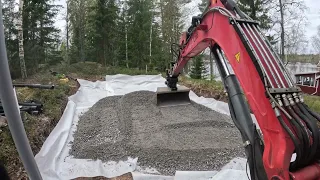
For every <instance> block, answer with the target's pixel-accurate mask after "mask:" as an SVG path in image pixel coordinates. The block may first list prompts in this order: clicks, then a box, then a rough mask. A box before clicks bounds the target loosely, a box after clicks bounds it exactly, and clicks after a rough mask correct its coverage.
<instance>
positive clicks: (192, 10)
mask: <svg viewBox="0 0 320 180" xmlns="http://www.w3.org/2000/svg"><path fill="white" fill-rule="evenodd" d="M53 1H55V4H59V5H62V6H63V7H64V8H63V9H61V11H60V13H59V16H58V18H57V20H56V23H55V25H56V26H57V27H59V28H60V29H61V31H62V34H64V31H65V20H64V16H65V14H66V10H65V9H66V0H53ZM200 1H201V0H192V2H191V3H190V4H188V5H187V6H186V12H187V13H188V14H187V15H186V22H187V23H190V21H191V17H192V16H194V15H197V14H199V11H198V8H197V5H198V3H199V2H200ZM304 1H305V3H306V6H307V8H308V9H307V11H306V12H307V13H306V16H307V18H308V21H309V22H308V25H307V27H306V28H305V33H306V37H307V38H308V40H309V39H310V38H311V37H312V36H313V35H315V34H316V31H317V26H319V25H320V6H319V0H304Z"/></svg>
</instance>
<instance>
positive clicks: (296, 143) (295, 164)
mask: <svg viewBox="0 0 320 180" xmlns="http://www.w3.org/2000/svg"><path fill="white" fill-rule="evenodd" d="M278 120H279V122H280V124H281V126H282V127H283V129H285V130H286V132H287V133H288V134H289V136H290V138H291V140H292V142H293V144H294V147H295V151H296V155H297V158H296V160H295V161H294V162H292V163H291V164H290V170H297V169H299V164H301V163H300V161H301V148H300V145H299V140H298V139H297V138H296V136H295V135H294V133H293V132H292V131H291V129H290V128H289V127H288V126H287V124H286V123H285V122H284V120H283V118H282V117H281V116H279V117H278Z"/></svg>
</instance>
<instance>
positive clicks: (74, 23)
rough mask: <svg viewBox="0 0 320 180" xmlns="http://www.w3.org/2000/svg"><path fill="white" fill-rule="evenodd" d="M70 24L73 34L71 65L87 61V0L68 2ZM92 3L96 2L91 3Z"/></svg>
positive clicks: (71, 0)
mask: <svg viewBox="0 0 320 180" xmlns="http://www.w3.org/2000/svg"><path fill="white" fill-rule="evenodd" d="M68 2H69V13H70V15H69V22H70V32H71V46H70V54H71V57H70V60H71V63H74V62H79V61H81V62H83V61H85V59H86V53H85V49H86V46H85V45H86V43H85V40H86V38H85V34H86V31H85V30H86V29H87V27H88V26H87V25H86V24H87V23H86V17H87V14H88V1H87V0H68ZM90 2H91V3H93V2H95V1H90Z"/></svg>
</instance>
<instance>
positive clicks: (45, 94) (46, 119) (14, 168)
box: [0, 73, 77, 179]
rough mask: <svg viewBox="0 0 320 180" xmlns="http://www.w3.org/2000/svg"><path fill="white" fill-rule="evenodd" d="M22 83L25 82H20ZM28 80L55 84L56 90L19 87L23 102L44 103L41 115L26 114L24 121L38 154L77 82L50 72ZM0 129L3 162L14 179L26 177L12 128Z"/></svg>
mask: <svg viewBox="0 0 320 180" xmlns="http://www.w3.org/2000/svg"><path fill="white" fill-rule="evenodd" d="M19 82H21V81H19ZM25 83H42V84H55V85H56V88H55V89H54V90H41V89H29V88H16V92H17V97H18V101H19V102H25V101H28V100H36V101H39V102H41V103H43V105H44V111H43V113H42V114H41V115H37V116H31V115H29V114H23V123H24V127H25V130H26V133H27V136H28V139H29V143H30V146H31V148H32V151H33V153H34V154H36V153H38V152H39V150H40V149H41V147H42V144H43V142H44V141H45V139H46V137H47V136H48V135H49V134H50V132H51V131H52V130H53V128H54V127H55V126H56V124H57V122H58V121H59V119H60V117H61V115H62V113H63V111H64V109H65V106H66V104H67V100H68V96H70V95H71V94H73V93H74V92H75V90H76V89H77V87H76V82H73V81H69V82H67V83H62V82H60V81H59V79H58V78H57V77H53V76H52V75H50V73H42V74H40V75H39V74H38V75H35V76H33V77H30V78H29V79H28V80H27V81H26V82H25ZM1 130H2V132H0V149H1V151H0V161H2V162H3V163H4V165H5V166H6V167H7V170H8V172H9V174H10V177H11V178H12V179H23V178H24V177H25V176H26V174H25V172H24V171H23V166H22V162H21V161H20V159H19V156H18V153H17V150H16V147H15V145H14V142H13V139H12V137H11V134H10V131H9V128H8V127H4V128H1Z"/></svg>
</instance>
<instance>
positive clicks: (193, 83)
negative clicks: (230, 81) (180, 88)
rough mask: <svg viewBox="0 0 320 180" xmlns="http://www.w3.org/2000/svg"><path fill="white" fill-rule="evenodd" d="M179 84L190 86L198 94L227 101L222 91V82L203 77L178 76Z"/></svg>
mask: <svg viewBox="0 0 320 180" xmlns="http://www.w3.org/2000/svg"><path fill="white" fill-rule="evenodd" d="M179 84H181V85H184V86H186V87H188V88H190V89H191V90H192V91H193V92H195V93H196V94H197V95H198V96H203V97H206V98H214V99H216V100H219V101H224V102H227V96H226V94H225V93H224V87H223V84H222V82H219V81H210V80H205V79H192V78H188V77H185V76H180V77H179Z"/></svg>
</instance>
